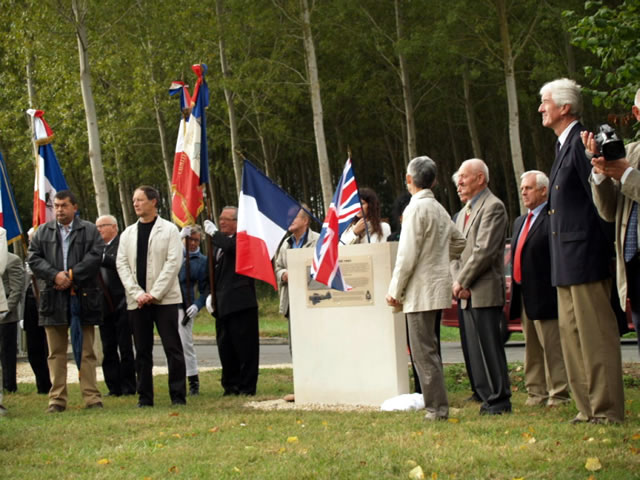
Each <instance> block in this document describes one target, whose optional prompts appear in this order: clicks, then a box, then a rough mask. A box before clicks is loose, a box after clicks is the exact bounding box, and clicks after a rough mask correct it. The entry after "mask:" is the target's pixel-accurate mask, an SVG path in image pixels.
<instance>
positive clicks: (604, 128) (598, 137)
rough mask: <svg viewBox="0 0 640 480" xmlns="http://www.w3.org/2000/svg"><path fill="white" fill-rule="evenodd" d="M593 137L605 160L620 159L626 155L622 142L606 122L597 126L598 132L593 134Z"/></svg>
mask: <svg viewBox="0 0 640 480" xmlns="http://www.w3.org/2000/svg"><path fill="white" fill-rule="evenodd" d="M593 139H594V140H595V141H596V145H598V150H600V153H601V154H602V155H603V156H604V158H605V160H620V159H621V158H624V157H626V156H627V153H626V151H625V149H624V142H623V141H622V140H620V137H618V134H617V133H616V131H615V130H614V129H613V127H612V126H611V125H609V124H608V123H603V124H602V125H600V127H598V133H596V134H595V135H594V137H593Z"/></svg>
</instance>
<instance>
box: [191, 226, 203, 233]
mask: <svg viewBox="0 0 640 480" xmlns="http://www.w3.org/2000/svg"><path fill="white" fill-rule="evenodd" d="M194 233H197V234H198V235H200V236H202V227H201V226H200V225H191V235H193V234H194Z"/></svg>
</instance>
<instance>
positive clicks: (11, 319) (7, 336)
mask: <svg viewBox="0 0 640 480" xmlns="http://www.w3.org/2000/svg"><path fill="white" fill-rule="evenodd" d="M2 283H3V285H4V293H5V294H6V296H7V308H8V309H9V311H8V312H7V314H6V316H4V317H3V318H0V362H2V373H3V375H4V377H3V379H2V383H3V385H4V389H5V390H6V391H8V392H17V391H18V384H17V381H16V359H17V356H18V321H19V320H20V316H19V312H18V307H19V306H20V301H21V299H22V289H23V286H24V267H23V266H22V260H21V259H20V257H18V256H17V255H14V254H13V253H11V252H9V253H8V254H7V268H6V269H5V271H4V273H3V274H2ZM0 317H2V315H1V314H0Z"/></svg>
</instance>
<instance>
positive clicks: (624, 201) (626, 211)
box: [581, 89, 640, 349]
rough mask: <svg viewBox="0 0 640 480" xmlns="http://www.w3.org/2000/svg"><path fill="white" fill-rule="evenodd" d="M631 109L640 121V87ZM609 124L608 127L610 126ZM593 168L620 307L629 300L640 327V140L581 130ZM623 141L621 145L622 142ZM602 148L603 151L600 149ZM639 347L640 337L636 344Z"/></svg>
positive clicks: (593, 183)
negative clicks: (608, 225) (611, 227)
mask: <svg viewBox="0 0 640 480" xmlns="http://www.w3.org/2000/svg"><path fill="white" fill-rule="evenodd" d="M631 112H632V114H633V116H634V117H635V118H636V120H638V121H640V89H638V91H637V92H636V98H635V102H634V105H633V107H632V108H631ZM609 128H610V127H609ZM581 135H582V141H583V143H584V145H585V147H586V153H587V157H591V165H593V171H592V173H591V177H590V179H589V181H590V183H591V191H592V192H593V202H594V203H595V205H596V208H597V209H598V213H599V214H600V216H601V217H602V218H603V219H604V220H607V221H609V222H613V221H615V222H616V231H615V235H616V236H615V238H616V244H615V245H616V274H617V275H616V279H617V287H618V295H619V297H620V307H621V308H622V310H623V311H625V310H626V304H627V298H629V300H630V302H631V317H632V319H633V325H634V326H635V329H636V332H638V331H640V328H639V327H640V256H639V255H638V202H640V171H638V164H639V163H640V142H633V143H630V144H628V145H627V146H626V149H625V148H624V145H623V144H622V141H621V140H619V139H618V138H617V136H616V135H615V132H613V133H611V132H609V131H607V129H606V128H605V129H604V132H603V131H602V127H601V132H600V133H598V134H596V135H595V136H594V135H593V133H589V132H582V134H581ZM621 144H622V145H621ZM601 152H602V153H601ZM638 348H639V349H640V341H639V344H638Z"/></svg>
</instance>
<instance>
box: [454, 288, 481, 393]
mask: <svg viewBox="0 0 640 480" xmlns="http://www.w3.org/2000/svg"><path fill="white" fill-rule="evenodd" d="M458 326H459V327H460V345H461V346H462V357H463V358H464V366H465V368H466V370H467V377H469V384H470V385H471V391H472V392H473V396H474V397H476V399H477V400H479V399H480V396H479V395H478V392H476V387H475V384H474V382H473V372H472V371H471V359H470V357H469V347H468V346H467V330H466V328H465V326H464V315H463V314H462V308H461V307H460V300H458Z"/></svg>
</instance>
